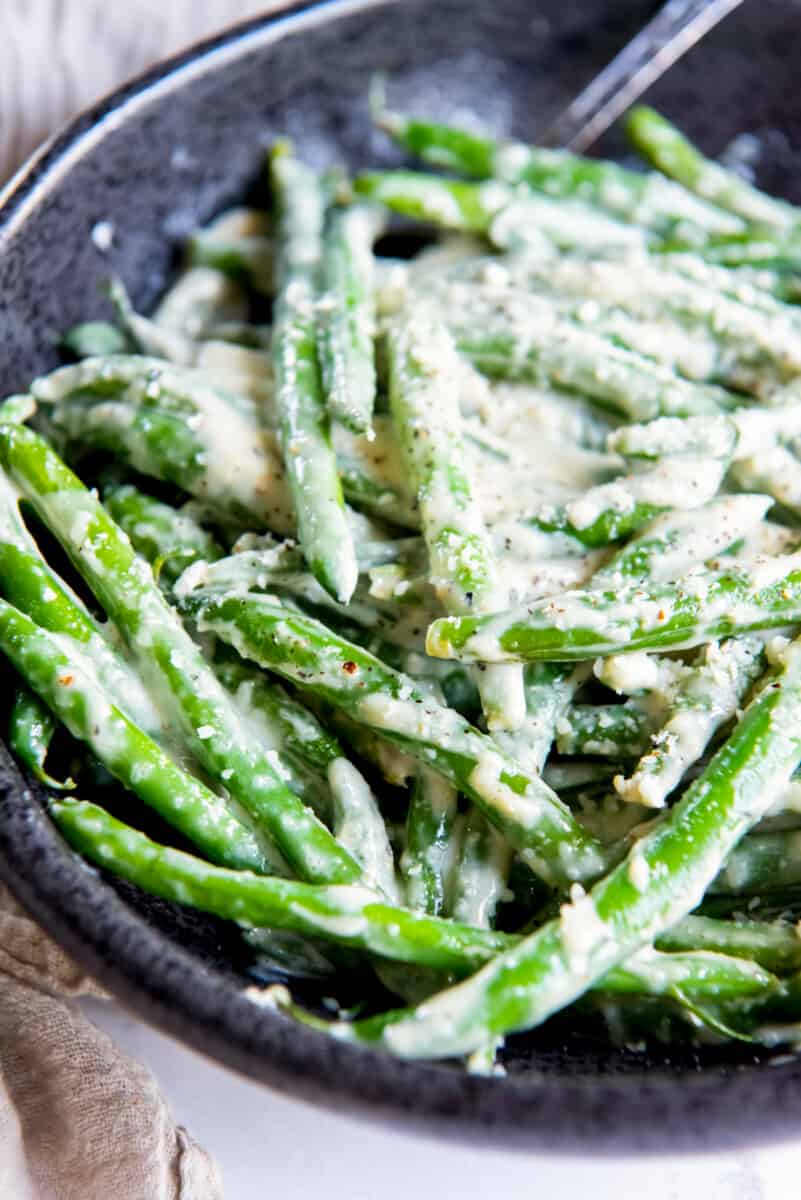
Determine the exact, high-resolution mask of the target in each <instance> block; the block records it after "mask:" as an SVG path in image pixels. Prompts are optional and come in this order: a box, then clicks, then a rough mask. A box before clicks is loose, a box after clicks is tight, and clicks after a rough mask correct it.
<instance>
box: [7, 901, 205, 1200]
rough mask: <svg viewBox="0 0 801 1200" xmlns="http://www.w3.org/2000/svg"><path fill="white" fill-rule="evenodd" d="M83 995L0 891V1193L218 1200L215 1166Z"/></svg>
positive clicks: (76, 979) (56, 953)
mask: <svg viewBox="0 0 801 1200" xmlns="http://www.w3.org/2000/svg"><path fill="white" fill-rule="evenodd" d="M81 995H95V996H102V995H103V993H102V992H101V990H100V989H99V988H98V987H97V985H96V984H95V983H93V982H92V980H91V979H89V978H87V977H86V976H85V975H83V974H82V972H81V971H80V969H79V968H78V967H77V966H76V965H75V964H74V963H73V962H72V960H71V959H69V958H68V957H67V955H66V954H64V953H62V951H61V950H59V948H58V947H57V946H56V945H54V943H53V942H51V941H50V939H49V938H48V937H46V935H45V934H44V933H43V932H42V931H41V929H39V927H38V926H37V925H36V924H35V923H34V922H33V921H32V920H31V919H30V918H29V917H28V916H26V915H25V913H24V912H23V911H22V910H21V909H20V908H19V907H18V906H17V905H16V904H15V902H14V901H13V900H12V898H11V896H10V895H9V893H8V892H7V890H6V889H5V888H2V887H0V1197H2V1198H3V1200H110V1198H113V1197H119V1200H221V1197H222V1194H223V1193H222V1186H221V1183H220V1179H219V1175H218V1172H217V1169H216V1167H215V1165H214V1163H213V1161H212V1160H211V1159H210V1158H209V1156H208V1155H207V1154H206V1153H205V1151H204V1150H202V1149H201V1148H200V1147H199V1146H198V1145H196V1143H195V1142H193V1141H192V1138H191V1137H190V1135H189V1134H188V1133H187V1132H186V1130H185V1129H182V1128H181V1127H180V1126H176V1125H175V1123H174V1121H173V1119H172V1116H171V1115H170V1112H169V1110H168V1108H167V1105H166V1104H165V1102H164V1100H163V1098H162V1096H161V1094H160V1092H159V1089H158V1086H157V1084H156V1081H155V1079H154V1078H153V1076H152V1074H151V1073H150V1071H148V1070H147V1069H146V1068H145V1067H143V1066H142V1065H141V1064H139V1063H137V1062H135V1061H134V1060H133V1059H131V1058H129V1057H128V1056H127V1055H125V1054H122V1053H121V1052H120V1051H119V1050H118V1049H117V1048H116V1047H115V1046H114V1044H113V1043H112V1042H111V1040H110V1039H109V1038H108V1037H107V1036H106V1034H104V1033H101V1031H100V1030H99V1029H97V1028H96V1027H95V1026H94V1025H93V1024H92V1023H91V1022H90V1021H88V1020H87V1019H86V1017H84V1016H83V1014H82V1013H81V1012H80V1010H79V1009H78V1007H77V1006H76V1004H75V1003H74V997H76V996H81Z"/></svg>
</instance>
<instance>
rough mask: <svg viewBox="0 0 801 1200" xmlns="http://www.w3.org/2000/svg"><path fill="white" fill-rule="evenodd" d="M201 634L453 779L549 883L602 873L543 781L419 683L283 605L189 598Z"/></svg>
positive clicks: (595, 852) (209, 595)
mask: <svg viewBox="0 0 801 1200" xmlns="http://www.w3.org/2000/svg"><path fill="white" fill-rule="evenodd" d="M182 603H183V605H184V608H185V610H187V611H189V612H191V614H192V616H193V617H194V619H195V620H196V622H197V625H198V628H199V629H201V630H206V631H209V632H213V633H215V634H217V636H219V637H220V638H222V639H223V640H224V641H226V642H228V643H229V644H232V645H234V646H235V648H236V649H237V650H239V652H240V653H241V654H242V656H243V657H245V658H250V659H252V660H253V661H255V662H257V663H259V665H260V666H264V667H267V668H268V669H269V670H271V671H275V672H276V673H277V674H279V675H282V676H283V677H284V678H287V679H291V680H292V681H293V682H295V683H297V684H299V685H300V686H301V688H303V689H304V690H306V691H308V692H310V693H313V694H314V695H317V696H319V697H321V698H322V699H323V700H325V701H327V702H328V703H330V704H332V705H334V706H335V707H338V708H341V709H344V711H345V712H346V713H347V714H348V715H349V716H351V717H352V718H354V719H355V720H357V721H358V722H359V723H361V724H364V725H367V726H368V727H369V728H370V729H373V730H375V731H376V732H378V733H380V734H381V736H382V737H385V738H388V739H389V740H390V741H393V742H395V743H397V744H398V745H400V746H401V747H402V748H403V749H404V750H405V751H407V752H408V753H409V754H411V755H412V756H413V757H415V758H417V759H418V761H421V762H422V763H423V764H424V765H426V766H429V767H431V768H433V769H434V770H436V771H438V772H439V773H440V774H441V775H444V776H445V778H446V779H448V780H449V781H450V782H451V783H452V784H453V785H454V787H456V788H458V790H459V791H461V792H463V793H464V794H465V795H467V796H468V797H469V798H470V799H471V800H472V801H473V803H474V804H476V806H477V807H479V808H480V809H481V811H482V812H483V813H484V814H485V816H486V817H487V818H488V819H489V820H490V821H491V822H492V823H493V824H494V825H496V827H497V828H498V829H500V831H501V832H502V833H503V834H504V835H505V836H506V837H507V838H508V839H509V841H510V842H511V843H512V845H513V846H515V847H516V848H517V850H518V851H519V852H520V854H521V856H522V858H523V859H524V860H525V861H526V863H527V864H528V865H529V866H530V867H531V869H532V870H533V871H534V872H535V873H537V874H540V875H541V876H542V877H543V878H545V879H546V880H559V879H562V880H563V879H565V878H568V879H573V878H580V877H584V878H587V877H590V876H592V875H594V874H596V873H597V872H598V871H599V870H600V869H601V868H602V866H603V862H604V859H603V856H602V855H600V852H599V848H598V846H597V844H596V843H595V842H594V840H593V839H592V838H589V837H588V836H587V835H585V834H584V832H583V831H582V830H581V829H580V827H579V826H578V825H577V823H576V822H575V820H574V819H573V817H572V816H571V815H570V813H569V811H568V810H567V808H566V807H565V806H564V805H563V804H562V803H561V802H560V801H559V799H558V797H557V796H556V795H555V794H554V793H553V792H551V790H550V789H549V788H548V787H546V785H545V784H544V783H543V782H542V780H541V779H540V778H539V777H538V776H537V775H526V774H523V773H522V772H521V771H520V770H519V768H518V767H517V765H516V763H515V762H514V761H512V760H509V759H508V758H506V757H505V756H504V755H503V754H502V753H500V752H499V749H498V747H497V745H496V744H495V743H494V742H493V741H492V740H491V739H490V738H488V737H486V736H485V735H483V734H481V733H479V732H478V731H477V730H476V729H474V728H472V726H470V725H469V724H468V723H467V722H466V721H465V720H464V719H463V718H462V717H460V716H459V714H458V713H456V712H454V711H453V710H452V709H448V708H445V707H444V706H443V705H441V704H439V703H438V702H437V701H436V700H435V699H433V698H432V697H430V696H427V695H426V694H425V693H423V692H421V691H420V689H419V688H418V687H417V686H416V685H415V683H414V680H412V679H410V678H409V677H408V676H404V675H402V674H401V673H399V672H397V671H393V670H392V669H391V668H389V667H387V666H386V665H385V664H384V663H382V662H381V661H380V660H379V659H377V658H375V657H374V656H373V655H371V654H369V653H367V652H366V651H364V650H363V649H362V648H361V647H360V646H357V645H355V644H354V643H352V642H347V641H345V640H344V639H343V638H340V637H338V636H337V635H335V634H334V633H332V631H331V630H329V629H327V628H326V627H325V626H324V625H322V624H320V623H319V622H318V621H314V620H312V619H311V618H308V617H306V616H303V615H302V614H299V613H296V612H294V611H293V610H292V609H290V608H288V607H285V606H283V605H281V604H280V603H278V602H277V601H276V599H275V598H274V597H269V596H261V595H252V594H251V595H237V596H234V597H228V598H226V597H222V598H219V597H217V596H216V595H215V593H214V592H204V590H203V589H202V588H200V589H197V590H196V591H194V592H187V593H185V594H184V595H183V596H182Z"/></svg>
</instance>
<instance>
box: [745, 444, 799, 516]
mask: <svg viewBox="0 0 801 1200" xmlns="http://www.w3.org/2000/svg"><path fill="white" fill-rule="evenodd" d="M731 475H732V479H733V480H734V482H735V483H736V484H737V485H738V486H739V487H742V488H747V489H748V490H749V491H762V492H767V493H768V495H769V496H770V497H771V498H772V499H773V500H774V501H775V502H776V504H777V505H778V506H779V510H778V511H779V512H780V513H783V514H787V515H789V517H790V519H791V520H793V521H795V522H797V521H799V520H801V461H800V460H799V459H798V458H797V457H796V456H795V454H793V452H792V450H790V449H788V447H786V446H782V445H779V444H778V443H777V444H775V445H773V446H764V447H762V448H761V449H760V450H758V451H757V453H755V454H753V455H748V456H747V457H743V458H739V459H738V460H737V461H736V462H735V463H733V464H732V469H731Z"/></svg>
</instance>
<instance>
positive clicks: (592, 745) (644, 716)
mask: <svg viewBox="0 0 801 1200" xmlns="http://www.w3.org/2000/svg"><path fill="white" fill-rule="evenodd" d="M653 732H654V721H653V718H652V717H651V716H650V714H649V712H648V709H647V708H644V707H643V706H642V705H640V704H638V703H636V702H635V701H632V700H629V701H627V702H626V703H625V704H573V705H571V706H570V707H569V708H568V710H567V712H566V714H565V715H564V717H562V718H561V719H560V720H559V722H558V723H557V726H556V748H557V750H558V751H559V753H560V754H588V755H598V756H599V757H602V758H612V759H615V760H619V759H621V758H638V757H639V756H640V755H641V754H644V753H645V751H646V750H647V749H648V746H649V744H650V738H651V734H652V733H653Z"/></svg>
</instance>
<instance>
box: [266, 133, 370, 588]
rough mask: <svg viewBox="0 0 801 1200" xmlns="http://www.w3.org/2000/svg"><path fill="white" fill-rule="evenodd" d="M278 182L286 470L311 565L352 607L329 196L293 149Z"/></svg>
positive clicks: (279, 350)
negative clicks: (323, 336)
mask: <svg viewBox="0 0 801 1200" xmlns="http://www.w3.org/2000/svg"><path fill="white" fill-rule="evenodd" d="M270 178H271V182H272V188H273V197H274V201H275V206H276V262H275V282H276V299H275V307H274V324H273V371H274V375H275V398H276V405H277V408H278V413H279V417H280V425H279V439H280V442H281V449H282V453H283V457H284V467H285V470H286V475H287V481H288V483H289V490H290V493H291V495H292V502H293V505H294V508H295V515H296V517H297V525H298V540H299V541H300V545H301V547H302V549H303V553H304V554H305V556H306V560H307V562H308V563H309V566H310V567H311V570H312V572H313V574H314V575H315V576H316V578H317V579H319V581H320V583H321V584H322V586H323V587H324V588H325V589H326V590H327V591H329V592H330V593H331V595H332V596H334V597H336V599H338V600H340V601H342V603H347V601H348V600H349V599H350V597H351V595H352V594H353V589H354V588H355V586H356V579H357V577H358V568H357V566H356V553H355V550H354V546H353V538H352V537H351V533H350V529H349V528H348V523H347V518H346V515H345V503H344V500H343V498H342V488H341V485H340V482H339V476H338V474H337V464H336V459H335V456H334V451H333V448H332V446H331V434H330V429H329V421H328V416H327V414H326V411H325V400H324V395H323V384H322V380H321V377H320V367H319V363H318V360H317V338H316V314H315V303H316V274H317V271H318V270H319V263H320V255H321V250H322V247H321V239H322V224H323V208H324V197H323V190H322V187H321V185H320V183H319V181H318V179H317V177H316V176H315V174H314V173H313V172H312V171H311V170H310V169H309V168H308V167H305V166H303V165H302V164H301V163H299V162H298V161H297V160H296V159H295V158H294V157H293V156H292V154H291V153H289V152H287V150H286V149H285V148H279V149H278V150H274V151H273V153H272V155H271V158H270Z"/></svg>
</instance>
